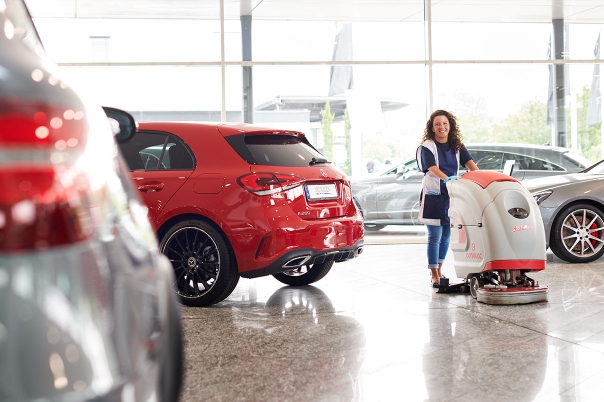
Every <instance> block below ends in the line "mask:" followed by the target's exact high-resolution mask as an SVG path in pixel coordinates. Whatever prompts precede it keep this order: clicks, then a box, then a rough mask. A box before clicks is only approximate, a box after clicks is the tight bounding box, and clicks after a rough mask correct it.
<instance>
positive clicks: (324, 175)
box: [319, 169, 327, 179]
mask: <svg viewBox="0 0 604 402" xmlns="http://www.w3.org/2000/svg"><path fill="white" fill-rule="evenodd" d="M319 171H320V172H321V176H323V177H325V178H326V179H327V173H326V172H325V170H323V169H320V170H319Z"/></svg>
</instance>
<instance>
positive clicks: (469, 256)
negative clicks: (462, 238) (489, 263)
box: [466, 243, 482, 260]
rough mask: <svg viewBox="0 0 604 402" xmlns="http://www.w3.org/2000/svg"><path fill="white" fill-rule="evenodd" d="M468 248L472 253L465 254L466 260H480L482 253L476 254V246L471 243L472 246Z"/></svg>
mask: <svg viewBox="0 0 604 402" xmlns="http://www.w3.org/2000/svg"><path fill="white" fill-rule="evenodd" d="M470 248H471V249H472V252H468V253H466V258H467V259H468V260H482V253H476V252H475V251H476V244H474V243H472V246H470Z"/></svg>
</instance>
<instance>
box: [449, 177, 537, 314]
mask: <svg viewBox="0 0 604 402" xmlns="http://www.w3.org/2000/svg"><path fill="white" fill-rule="evenodd" d="M447 189H448V191H449V196H450V206H449V218H450V221H451V250H452V252H453V258H454V263H455V272H456V274H457V277H458V278H464V283H465V285H466V286H465V287H466V288H467V287H468V286H467V285H469V291H470V293H471V294H472V297H474V298H475V299H477V301H479V302H482V303H487V304H525V303H536V302H543V301H547V298H548V288H547V286H539V283H538V281H535V280H533V279H531V278H529V277H528V276H527V273H529V272H535V271H541V270H543V269H545V265H546V256H545V250H546V246H545V232H544V229H543V221H542V219H541V214H540V212H539V208H538V206H537V204H536V203H535V201H534V199H533V197H532V196H531V194H530V193H529V192H528V190H526V189H525V188H524V187H523V186H522V185H521V184H520V183H519V182H518V181H517V180H516V179H514V178H513V177H511V176H509V175H506V174H503V173H498V172H493V171H480V170H477V171H473V172H468V173H466V174H464V175H463V176H461V177H460V179H459V180H452V181H449V182H448V183H447ZM468 282H469V283H468ZM442 285H447V286H451V285H448V284H446V283H445V284H443V283H442V282H441V286H440V287H443V286H442ZM457 285H459V284H457ZM443 290H444V289H443Z"/></svg>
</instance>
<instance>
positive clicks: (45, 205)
mask: <svg viewBox="0 0 604 402" xmlns="http://www.w3.org/2000/svg"><path fill="white" fill-rule="evenodd" d="M83 116H84V114H83V112H81V111H75V112H74V111H73V110H71V109H68V108H55V107H52V106H46V105H33V104H28V105H24V104H19V103H10V102H1V101H0V252H22V251H31V250H43V249H47V248H50V247H56V246H62V245H67V244H72V243H75V242H78V241H81V240H84V239H86V238H87V237H88V236H90V235H91V234H92V233H93V223H92V219H91V216H90V206H89V205H88V191H89V186H88V182H87V180H86V178H85V175H84V174H83V173H82V172H81V171H79V169H78V168H77V167H76V166H75V165H76V161H77V160H78V158H80V157H81V156H82V147H83V144H84V143H85V140H86V135H87V133H88V123H87V122H86V119H83Z"/></svg>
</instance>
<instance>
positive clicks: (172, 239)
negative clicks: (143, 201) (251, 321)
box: [159, 219, 239, 307]
mask: <svg viewBox="0 0 604 402" xmlns="http://www.w3.org/2000/svg"><path fill="white" fill-rule="evenodd" d="M159 248H160V251H161V252H162V253H164V254H165V255H166V256H167V257H168V259H169V260H170V262H171V263H172V268H173V269H174V276H175V277H176V281H175V282H174V286H173V290H174V291H175V292H176V294H177V295H178V296H179V298H180V302H181V303H182V304H184V305H187V306H192V307H203V306H208V305H211V304H215V303H219V302H221V301H222V300H224V299H225V298H227V297H228V296H229V295H230V294H231V293H232V292H233V290H234V289H235V287H236V286H237V282H238V281H239V272H238V271H237V266H236V263H235V257H234V256H233V253H232V251H231V250H230V248H229V246H228V243H227V241H226V240H225V239H224V237H223V236H222V234H221V233H219V232H218V230H216V229H215V228H214V227H213V226H212V225H210V224H209V223H207V222H204V221H201V220H196V219H192V220H186V221H183V222H180V223H178V224H176V225H174V226H173V227H172V228H170V230H168V232H167V233H166V234H165V235H164V236H163V238H162V240H161V243H160V246H159Z"/></svg>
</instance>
